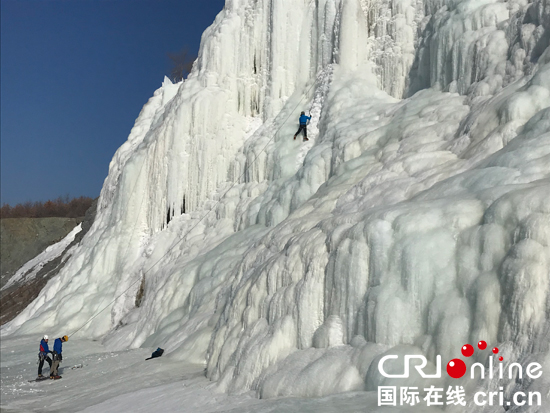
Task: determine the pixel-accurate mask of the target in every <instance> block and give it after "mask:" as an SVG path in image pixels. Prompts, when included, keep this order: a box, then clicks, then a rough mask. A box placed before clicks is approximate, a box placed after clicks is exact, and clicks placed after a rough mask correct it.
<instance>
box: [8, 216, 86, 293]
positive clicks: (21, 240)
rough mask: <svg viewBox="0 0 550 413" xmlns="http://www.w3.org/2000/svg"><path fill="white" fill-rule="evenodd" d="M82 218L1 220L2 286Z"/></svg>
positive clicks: (63, 236) (61, 237)
mask: <svg viewBox="0 0 550 413" xmlns="http://www.w3.org/2000/svg"><path fill="white" fill-rule="evenodd" d="M81 221H82V218H5V219H2V220H0V223H1V231H2V236H1V240H2V241H1V244H0V248H1V249H0V253H1V258H0V263H1V264H0V265H1V268H2V270H1V276H0V288H1V287H3V286H4V285H5V284H6V282H7V281H8V280H9V279H10V278H11V276H13V275H14V274H15V272H16V271H17V270H18V269H19V268H21V266H22V265H23V264H25V263H26V262H27V261H29V260H31V259H32V258H34V257H36V256H37V255H38V254H40V253H41V252H42V251H44V250H45V249H46V248H47V247H48V246H50V245H52V244H55V243H56V242H58V241H61V240H62V239H63V238H65V237H66V236H67V234H68V233H69V232H71V231H72V230H73V228H74V227H75V226H77V225H78V224H79V223H80V222H81Z"/></svg>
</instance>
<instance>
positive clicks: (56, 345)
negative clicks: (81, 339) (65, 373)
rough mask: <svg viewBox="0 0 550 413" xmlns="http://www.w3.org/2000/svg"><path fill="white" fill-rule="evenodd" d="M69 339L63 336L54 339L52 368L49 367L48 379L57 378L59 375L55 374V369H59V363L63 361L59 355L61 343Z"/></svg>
mask: <svg viewBox="0 0 550 413" xmlns="http://www.w3.org/2000/svg"><path fill="white" fill-rule="evenodd" d="M68 340H69V337H67V336H63V337H60V338H56V339H55V342H54V343H53V351H52V355H53V361H52V366H51V367H50V379H55V378H59V374H58V373H57V369H58V367H59V363H60V362H61V360H63V356H62V355H61V353H62V352H63V345H62V344H63V343H64V342H66V341H68Z"/></svg>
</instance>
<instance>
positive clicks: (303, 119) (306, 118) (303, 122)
mask: <svg viewBox="0 0 550 413" xmlns="http://www.w3.org/2000/svg"><path fill="white" fill-rule="evenodd" d="M310 119H311V116H306V112H302V113H301V114H300V127H299V128H298V132H296V134H295V135H294V140H296V136H298V135H299V134H300V132H304V141H309V139H308V138H307V122H308V121H309V120H310Z"/></svg>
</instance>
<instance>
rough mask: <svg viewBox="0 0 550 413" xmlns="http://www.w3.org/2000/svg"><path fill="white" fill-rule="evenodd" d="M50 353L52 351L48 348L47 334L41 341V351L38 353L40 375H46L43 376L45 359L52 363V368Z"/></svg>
mask: <svg viewBox="0 0 550 413" xmlns="http://www.w3.org/2000/svg"><path fill="white" fill-rule="evenodd" d="M48 353H51V351H50V349H49V348H48V336H47V335H45V336H44V337H42V340H41V341H40V351H39V353H38V377H44V376H42V367H43V366H44V361H47V362H48V364H49V365H50V369H51V367H52V359H51V358H50V356H49V355H48Z"/></svg>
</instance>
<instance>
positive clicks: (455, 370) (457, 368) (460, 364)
mask: <svg viewBox="0 0 550 413" xmlns="http://www.w3.org/2000/svg"><path fill="white" fill-rule="evenodd" d="M477 347H478V348H479V349H480V350H485V349H486V348H487V343H486V342H485V341H480V342H479V343H477ZM461 350H462V355H463V356H464V357H471V356H472V355H473V354H474V347H473V346H472V345H470V344H465V345H464V346H462V349H461ZM492 351H493V354H495V355H496V354H498V352H499V350H498V348H497V347H495V348H493V350H492ZM397 358H399V357H398V356H396V355H391V354H390V355H387V356H384V357H382V358H381V359H380V361H379V362H378V371H379V372H380V374H382V376H384V377H387V378H408V377H409V364H410V363H409V361H410V360H412V359H418V360H421V362H422V363H421V364H419V365H416V366H414V368H415V369H416V371H418V373H419V374H420V376H421V377H422V378H425V379H428V378H430V379H433V378H440V377H441V356H440V355H438V356H437V357H436V364H437V365H436V372H435V374H426V373H424V368H425V367H426V365H427V364H428V360H427V359H426V357H424V356H422V355H405V371H404V373H403V374H388V373H386V371H385V370H384V363H385V362H386V360H390V359H397ZM498 359H499V361H502V360H503V357H499V358H498ZM475 367H478V368H479V369H480V376H481V378H482V379H484V378H485V367H484V366H483V364H481V363H474V364H473V365H472V367H471V378H472V379H473V378H474V368H475ZM514 368H515V369H517V372H518V373H519V377H520V378H521V377H522V370H523V367H522V366H521V364H519V363H512V364H510V366H509V376H510V378H512V377H513V376H514V374H513V369H514ZM539 370H542V366H541V365H540V364H539V363H530V364H529V365H528V366H527V371H526V373H527V375H528V376H529V377H530V378H532V379H538V378H539V377H540V376H541V375H542V371H539ZM447 374H448V375H449V376H450V377H452V378H454V379H459V378H461V377H463V376H464V375H465V374H466V363H464V361H462V360H461V359H458V358H457V359H452V360H451V361H449V363H447ZM493 374H494V371H493V357H491V358H490V359H489V377H490V378H493ZM499 376H500V378H503V369H502V363H500V364H499Z"/></svg>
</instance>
